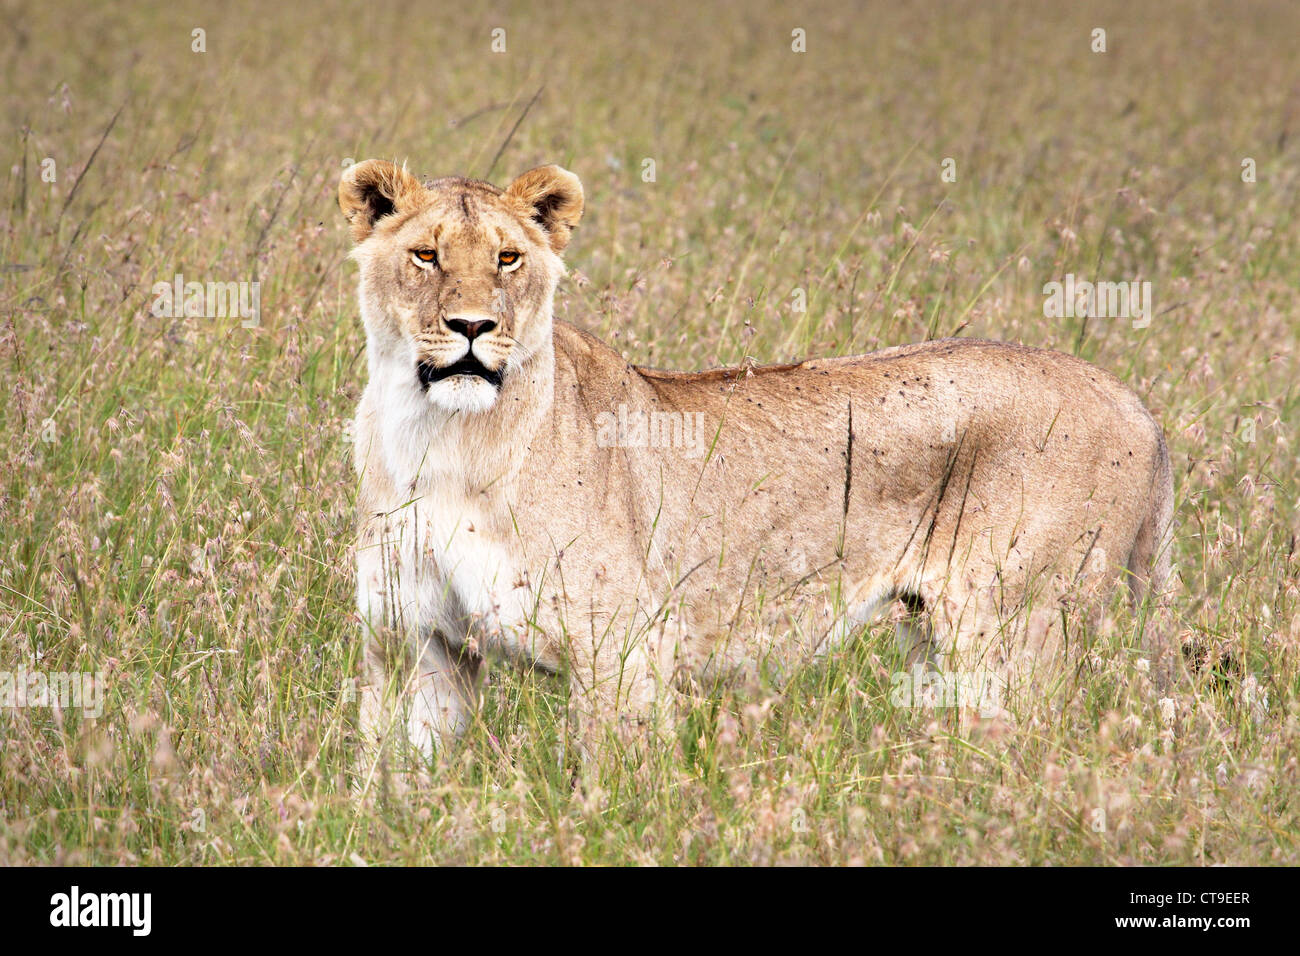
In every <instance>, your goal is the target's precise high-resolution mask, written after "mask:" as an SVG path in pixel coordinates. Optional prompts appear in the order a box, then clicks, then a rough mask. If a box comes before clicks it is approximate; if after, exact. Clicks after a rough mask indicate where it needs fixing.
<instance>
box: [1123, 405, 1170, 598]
mask: <svg viewBox="0 0 1300 956" xmlns="http://www.w3.org/2000/svg"><path fill="white" fill-rule="evenodd" d="M1156 434H1157V435H1158V436H1159V441H1160V449H1159V457H1158V460H1157V462H1156V472H1155V475H1154V479H1153V481H1152V489H1151V490H1152V495H1151V508H1150V510H1149V511H1148V512H1147V516H1146V518H1145V519H1143V521H1142V524H1141V526H1140V527H1139V528H1138V533H1137V538H1136V540H1135V541H1134V542H1133V550H1132V552H1131V553H1130V554H1129V559H1128V570H1129V582H1130V586H1131V588H1132V592H1133V601H1134V604H1135V605H1136V604H1139V603H1140V602H1141V601H1142V600H1143V598H1145V597H1147V596H1150V599H1151V604H1152V607H1159V606H1163V605H1164V604H1165V603H1167V601H1168V600H1169V598H1170V596H1171V592H1172V591H1173V590H1174V588H1175V587H1176V586H1177V582H1176V581H1174V580H1173V560H1174V558H1173V538H1174V474H1173V467H1172V465H1170V463H1169V448H1168V447H1167V445H1166V444H1165V435H1164V432H1163V431H1162V430H1161V429H1160V426H1159V425H1156Z"/></svg>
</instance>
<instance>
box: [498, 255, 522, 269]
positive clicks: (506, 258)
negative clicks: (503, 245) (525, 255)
mask: <svg viewBox="0 0 1300 956" xmlns="http://www.w3.org/2000/svg"><path fill="white" fill-rule="evenodd" d="M519 260H520V255H519V253H517V252H503V253H501V254H500V255H498V256H497V262H498V263H500V265H501V268H503V269H509V268H510V267H511V266H517V265H518V264H519Z"/></svg>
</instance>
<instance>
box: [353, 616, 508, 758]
mask: <svg viewBox="0 0 1300 956" xmlns="http://www.w3.org/2000/svg"><path fill="white" fill-rule="evenodd" d="M484 673H485V671H484V668H483V666H482V659H481V658H479V657H477V656H476V655H471V654H469V653H468V652H465V651H463V650H457V649H454V648H452V647H450V646H449V645H448V644H447V642H446V640H445V639H444V638H443V637H442V635H441V634H438V633H433V634H431V635H430V636H429V637H427V638H424V639H422V640H420V641H419V643H418V644H417V645H416V646H415V647H412V646H411V645H410V644H409V643H408V642H407V641H406V640H403V639H401V638H398V637H397V636H396V635H389V636H387V639H385V636H384V635H374V636H372V637H371V639H370V640H369V641H368V642H367V644H366V652H365V675H364V678H363V680H362V685H361V693H360V697H361V736H362V740H363V741H364V743H365V746H366V749H367V751H369V752H370V753H372V754H378V753H379V752H381V751H382V750H383V749H384V748H385V746H386V745H389V744H392V743H394V742H397V743H401V742H406V743H410V744H411V745H412V746H414V747H415V749H416V750H417V751H418V752H419V753H420V755H421V756H422V757H423V758H424V759H425V760H428V759H430V758H431V757H432V756H433V755H434V753H435V752H436V751H437V750H438V749H440V748H442V747H445V746H447V745H448V744H450V743H451V742H452V741H454V740H455V739H456V738H457V737H459V736H460V735H461V734H462V733H464V731H465V729H466V728H467V727H468V726H469V723H470V721H471V720H472V719H473V715H474V711H475V709H476V708H477V705H478V696H479V690H480V687H481V684H482V680H483V676H484Z"/></svg>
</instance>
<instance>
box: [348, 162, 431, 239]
mask: <svg viewBox="0 0 1300 956" xmlns="http://www.w3.org/2000/svg"><path fill="white" fill-rule="evenodd" d="M423 189H424V187H423V186H421V185H420V181H419V180H418V179H416V178H415V177H414V176H412V175H411V174H410V173H408V172H407V171H406V170H405V169H404V168H402V167H399V166H394V165H393V164H392V163H390V162H387V161H386V160H382V159H367V160H366V161H365V162H364V163H357V164H356V165H355V166H349V167H348V168H347V169H345V170H344V171H343V178H342V179H340V180H339V208H340V209H342V210H343V215H344V217H345V218H346V219H347V221H348V222H349V223H350V224H351V226H352V240H353V241H354V242H361V241H362V240H363V239H365V238H366V237H367V236H368V235H370V233H371V230H373V229H374V227H375V223H376V222H378V221H379V220H380V219H382V218H384V216H389V215H392V214H393V213H395V212H400V211H402V209H403V208H404V207H405V206H406V204H407V203H408V202H409V201H410V200H411V199H412V198H413V197H415V196H417V195H419V193H420V192H421V191H423Z"/></svg>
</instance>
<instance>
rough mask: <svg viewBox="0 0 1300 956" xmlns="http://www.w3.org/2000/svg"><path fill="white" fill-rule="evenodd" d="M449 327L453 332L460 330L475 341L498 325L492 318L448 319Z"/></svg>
mask: <svg viewBox="0 0 1300 956" xmlns="http://www.w3.org/2000/svg"><path fill="white" fill-rule="evenodd" d="M447 327H448V328H449V329H451V330H452V331H453V332H459V333H460V334H461V335H463V336H465V338H467V339H469V340H470V341H471V342H473V341H474V340H475V339H476V338H478V337H479V336H480V335H484V334H486V333H488V332H491V331H492V330H493V329H495V328H496V327H497V324H496V323H495V322H493V321H492V320H491V319H455V318H453V319H448V320H447Z"/></svg>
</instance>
